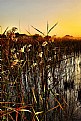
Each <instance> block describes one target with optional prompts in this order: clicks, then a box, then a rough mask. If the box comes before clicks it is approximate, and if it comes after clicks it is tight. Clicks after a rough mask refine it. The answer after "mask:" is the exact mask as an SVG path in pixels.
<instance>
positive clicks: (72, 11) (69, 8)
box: [0, 0, 81, 37]
mask: <svg viewBox="0 0 81 121" xmlns="http://www.w3.org/2000/svg"><path fill="white" fill-rule="evenodd" d="M19 20H20V31H21V33H26V31H25V29H27V30H28V31H30V32H31V34H35V33H38V32H36V31H35V30H34V29H33V28H31V25H33V26H34V27H37V28H38V29H39V30H41V31H42V32H44V33H45V34H46V24H47V21H48V23H49V28H50V27H52V25H54V24H55V23H56V22H58V25H57V26H56V27H55V28H54V29H53V30H52V31H51V32H50V34H49V35H54V34H55V35H57V36H64V35H66V34H69V35H72V36H77V37H78V36H81V0H13V1H12V0H0V26H1V27H2V32H4V30H5V28H6V27H7V26H9V29H10V28H11V27H13V26H16V27H18V29H19ZM1 27H0V29H1ZM0 32H1V30H0Z"/></svg>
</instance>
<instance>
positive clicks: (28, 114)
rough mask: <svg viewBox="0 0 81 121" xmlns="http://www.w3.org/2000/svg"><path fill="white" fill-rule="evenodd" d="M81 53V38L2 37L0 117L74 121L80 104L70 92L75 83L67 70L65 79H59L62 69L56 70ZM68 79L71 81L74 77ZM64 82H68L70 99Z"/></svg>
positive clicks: (22, 120) (10, 120)
mask: <svg viewBox="0 0 81 121" xmlns="http://www.w3.org/2000/svg"><path fill="white" fill-rule="evenodd" d="M80 52H81V41H77V40H74V41H72V40H68V41H67V40H60V39H58V40H55V41H53V42H52V41H51V40H49V38H48V36H47V38H42V40H39V39H38V38H37V36H34V37H32V38H31V39H23V38H20V39H18V38H17V40H16V38H15V39H14V40H11V39H10V38H2V39H1V40H0V120H1V121H49V120H50V121H61V120H62V121H65V120H66V121H75V120H76V119H75V115H76V112H77V110H78V107H79V106H80V105H79V104H78V99H77V100H76V101H75V98H76V96H75V93H76V92H75V93H74V92H72V91H71V90H72V88H73V89H75V85H74V82H73V83H69V82H68V79H67V78H66V77H67V71H66V72H65V75H66V76H65V80H64V79H62V78H61V76H60V75H62V71H63V70H60V71H59V69H61V63H62V62H65V61H66V60H68V58H69V59H70V58H72V57H73V59H75V58H76V56H79V55H80ZM64 68H66V70H67V67H64ZM73 68H74V69H75V63H74V62H73ZM62 69H63V68H62ZM71 76H72V75H71ZM71 78H72V79H73V80H74V78H75V77H71ZM62 82H63V84H62ZM65 82H67V83H69V86H67V88H68V90H69V94H70V96H69V98H70V99H69V101H68V99H67V98H68V94H67V93H66V92H67V91H66V90H67V89H66V90H65V88H64V84H65ZM67 85H68V84H67ZM73 85H74V86H73ZM76 121H77V120H76Z"/></svg>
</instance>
